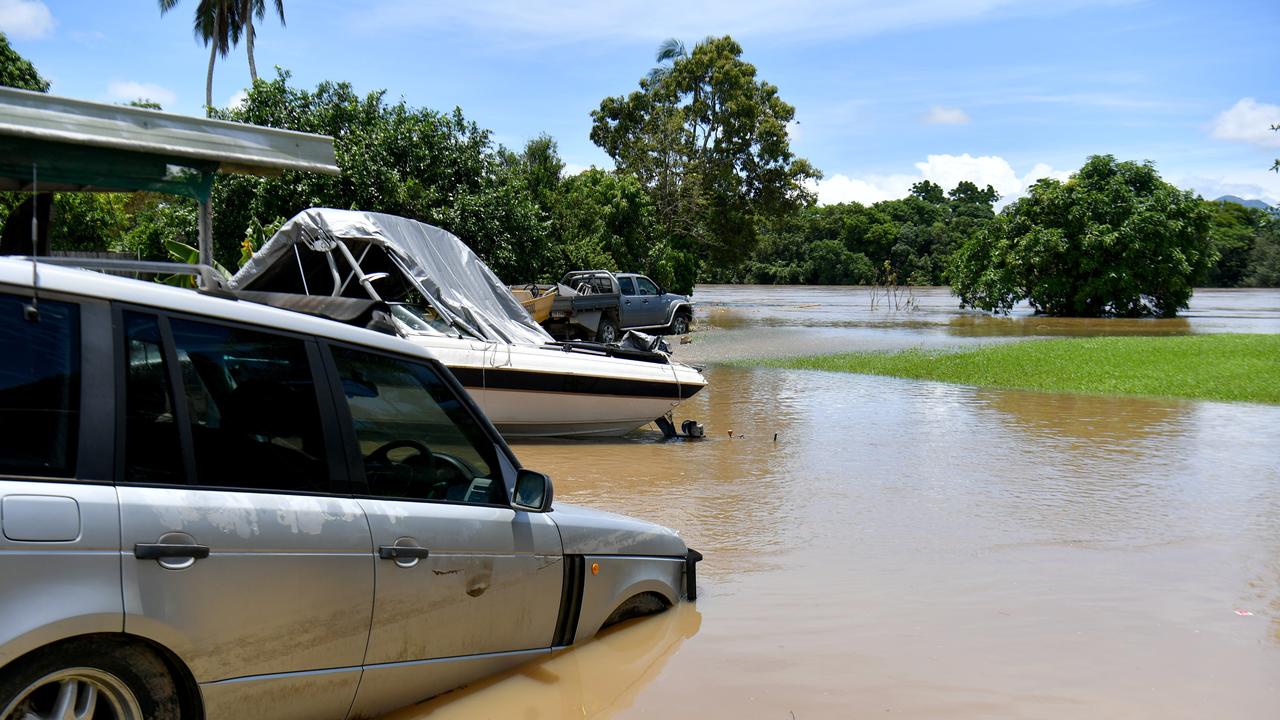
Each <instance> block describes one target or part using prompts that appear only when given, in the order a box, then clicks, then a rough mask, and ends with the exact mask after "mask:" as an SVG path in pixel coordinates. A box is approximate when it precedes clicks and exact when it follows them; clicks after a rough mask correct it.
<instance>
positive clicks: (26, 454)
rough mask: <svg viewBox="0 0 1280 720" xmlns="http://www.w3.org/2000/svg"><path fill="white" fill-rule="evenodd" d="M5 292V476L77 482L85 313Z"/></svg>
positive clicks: (1, 461)
mask: <svg viewBox="0 0 1280 720" xmlns="http://www.w3.org/2000/svg"><path fill="white" fill-rule="evenodd" d="M30 301H31V300H30V298H29V297H18V296H15V295H3V294H0V428H3V431H0V474H12V475H32V476H37V477H71V476H73V475H75V470H76V443H77V440H78V437H79V424H80V308H79V307H78V306H76V305H74V304H71V303H63V302H57V301H54V300H41V301H40V319H39V321H38V322H33V321H31V320H28V319H26V316H25V313H24V310H23V306H25V305H26V304H28V303H29V302H30Z"/></svg>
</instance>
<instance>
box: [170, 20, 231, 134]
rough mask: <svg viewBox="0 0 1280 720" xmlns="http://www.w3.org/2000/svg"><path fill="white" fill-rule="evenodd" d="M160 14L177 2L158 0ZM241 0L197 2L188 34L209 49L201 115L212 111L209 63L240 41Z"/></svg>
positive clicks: (211, 67) (210, 64)
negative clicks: (193, 19) (191, 33)
mask: <svg viewBox="0 0 1280 720" xmlns="http://www.w3.org/2000/svg"><path fill="white" fill-rule="evenodd" d="M158 1H159V3H160V14H161V15H163V14H165V13H167V12H169V11H170V10H172V9H173V8H174V7H176V6H177V5H178V2H179V0H158ZM242 2H243V0H200V2H199V4H198V5H196V16H195V22H193V23H192V25H191V27H192V32H193V33H195V36H196V37H197V38H199V39H200V40H201V41H202V42H204V44H205V45H208V46H209V75H208V78H207V79H206V80H205V85H204V105H205V114H209V113H210V112H212V110H213V63H214V61H215V60H217V58H218V56H219V55H221V56H222V57H226V56H227V53H229V52H231V48H233V47H235V45H236V43H238V42H240V33H241V32H242V31H243V30H244V19H243V17H242V15H241V10H242V8H243V5H242Z"/></svg>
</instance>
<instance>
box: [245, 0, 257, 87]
mask: <svg viewBox="0 0 1280 720" xmlns="http://www.w3.org/2000/svg"><path fill="white" fill-rule="evenodd" d="M244 46H245V48H246V49H248V51H249V79H250V81H251V82H255V83H256V82H258V66H257V65H255V64H254V62H253V10H249V11H248V12H246V13H245V15H244Z"/></svg>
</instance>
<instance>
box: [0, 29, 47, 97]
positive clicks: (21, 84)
mask: <svg viewBox="0 0 1280 720" xmlns="http://www.w3.org/2000/svg"><path fill="white" fill-rule="evenodd" d="M0 87H11V88H18V89H20V90H34V91H36V92H49V81H48V80H45V79H44V78H43V77H40V73H39V72H37V71H36V66H35V65H32V64H31V61H29V60H27V59H26V58H24V57H22V55H20V54H18V51H17V50H14V49H13V46H12V45H10V44H9V38H8V37H6V36H5V34H4V33H2V32H0Z"/></svg>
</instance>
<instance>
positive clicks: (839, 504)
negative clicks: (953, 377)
mask: <svg viewBox="0 0 1280 720" xmlns="http://www.w3.org/2000/svg"><path fill="white" fill-rule="evenodd" d="M751 290H752V289H750V288H748V289H745V290H744V289H741V288H729V289H727V290H726V289H721V288H715V287H712V288H699V294H698V296H697V297H698V300H699V301H700V302H701V303H702V304H701V305H700V313H704V314H705V317H709V318H710V322H709V323H707V324H709V325H711V327H710V329H707V330H705V331H700V332H697V333H694V335H693V343H692V344H690V345H686V346H681V347H680V348H678V352H679V354H680V355H682V356H684V357H689V358H701V359H704V360H709V361H715V360H718V359H723V358H726V357H740V356H743V355H747V354H751V353H753V352H763V351H766V350H767V351H768V352H770V353H778V354H781V353H784V352H786V353H792V352H798V351H800V350H797V348H806V347H819V348H827V349H862V348H892V347H899V346H901V347H906V346H913V345H914V346H918V345H949V344H950V345H962V344H965V343H968V342H975V341H979V342H980V341H986V340H985V339H986V338H999V337H1002V336H1006V337H1007V336H1027V335H1032V336H1034V335H1053V334H1084V333H1087V332H1090V330H1089V329H1090V328H1093V329H1092V332H1091V333H1090V334H1096V333H1098V332H1099V331H1107V332H1110V331H1116V332H1127V333H1133V332H1143V333H1146V332H1179V333H1186V332H1218V331H1244V332H1280V292H1277V291H1258V292H1253V293H1232V292H1225V293H1223V292H1219V293H1204V292H1202V293H1201V294H1198V295H1197V302H1193V307H1192V312H1191V313H1189V314H1188V317H1187V318H1186V319H1184V320H1176V321H1162V323H1163V324H1161V323H1151V322H1150V321H1148V324H1146V325H1144V324H1142V323H1132V322H1130V323H1115V324H1114V325H1112V324H1098V323H1096V321H1095V322H1094V323H1088V322H1082V321H1075V322H1074V323H1073V322H1069V321H1057V322H1049V323H1046V322H1043V321H1042V319H1037V318H1033V317H1022V318H1016V317H1015V318H1013V319H1009V320H1005V319H990V318H983V317H979V316H973V315H966V314H963V313H958V312H956V311H954V309H952V308H953V307H954V301H949V302H950V304H951V305H950V307H948V308H944V307H942V305H943V302H944V300H943V299H938V298H933V300H935V301H936V305H937V309H935V310H927V311H918V312H920V314H919V315H915V314H914V313H880V314H881V315H887V316H890V317H887V318H886V317H876V313H872V312H869V311H865V310H863V311H859V306H860V305H867V304H869V303H867V300H866V295H865V294H864V295H862V296H861V297H853V295H854V293H855V292H857V291H852V290H845V291H844V293H846V295H844V296H841V295H840V294H839V293H832V292H830V291H827V290H825V289H814V288H798V289H785V290H778V289H760V290H762V293H760V294H765V295H768V296H769V297H768V298H767V299H770V300H771V301H772V302H771V303H770V302H766V303H760V302H758V301H759V299H760V294H756V295H752V294H751ZM833 297H835V298H836V299H837V300H839V299H840V298H841V297H843V299H844V300H845V301H847V303H848V307H847V308H846V310H845V311H844V312H843V313H837V312H835V311H833V310H832V309H831V301H832V298H833ZM815 298H817V299H815ZM814 302H817V303H820V305H819V306H817V307H811V308H803V307H796V306H802V305H808V304H810V303H814ZM1197 306H1199V307H1197ZM806 310H808V311H809V312H806ZM1198 312H1199V313H1200V314H1197V313H1198ZM717 315H719V316H720V317H717ZM893 315H897V316H898V317H896V318H895V317H892V316H893ZM877 323H879V324H877ZM1038 325H1045V326H1046V327H1044V328H1039V327H1037V326H1038ZM1126 325H1127V326H1128V327H1126ZM761 343H764V344H765V345H766V348H764V350H761V348H760V345H761ZM707 376H708V379H709V380H710V382H711V385H710V386H709V387H708V388H707V390H705V391H704V392H702V393H701V394H700V395H698V396H697V397H695V398H694V399H693V400H691V401H690V402H689V403H687V404H686V405H685V406H683V407H682V408H681V412H680V417H682V418H683V417H696V418H698V419H700V420H701V421H703V422H704V423H705V425H706V427H707V431H708V437H707V439H705V440H703V441H700V442H662V441H661V440H660V439H659V438H658V436H657V435H656V433H654V432H651V431H644V432H640V433H637V434H635V435H634V436H632V437H629V438H624V439H620V440H611V441H554V442H552V441H548V442H525V443H520V444H517V445H515V449H516V452H517V454H518V455H519V456H520V458H521V460H522V461H523V462H524V464H525V465H527V466H529V467H533V468H536V469H539V470H543V471H545V472H548V473H550V474H551V475H552V476H553V477H554V478H555V481H556V491H557V498H558V499H560V500H563V501H566V502H572V503H578V504H582V505H589V506H594V507H600V508H605V509H609V510H614V511H618V512H623V513H627V514H631V515H635V516H638V517H642V518H646V519H649V520H653V521H656V522H659V523H662V524H665V525H669V526H671V527H674V528H677V529H679V530H680V531H681V533H682V534H683V535H684V537H685V539H686V541H687V542H688V543H689V545H690V546H691V547H694V548H697V549H699V550H701V551H702V552H703V554H704V555H705V556H706V560H705V561H704V562H703V564H702V565H701V566H700V568H699V581H700V598H699V600H698V602H697V604H696V606H694V605H690V604H685V605H681V606H677V607H676V608H674V609H673V610H672V611H668V612H667V613H665V614H662V615H659V616H656V617H652V618H646V619H641V620H637V621H632V622H631V623H628V624H626V625H624V626H621V627H619V628H617V629H614V630H613V631H611V632H608V633H606V634H605V635H603V636H602V637H600V638H598V639H596V640H594V641H591V642H588V643H585V644H583V645H582V646H580V647H577V648H576V649H573V650H570V651H566V652H563V653H560V654H558V655H556V656H554V657H551V658H549V659H546V660H543V661H541V662H537V663H532V664H529V665H526V666H524V667H522V668H519V669H517V670H515V671H513V672H511V673H508V674H506V675H502V676H498V677H497V678H494V679H492V680H490V681H486V682H483V683H479V684H477V685H474V686H472V687H470V688H467V689H464V690H461V691H457V692H454V693H449V694H447V695H445V696H442V697H440V698H437V699H436V700H433V701H431V702H429V703H426V704H422V705H418V706H416V707H413V708H408V709H406V710H403V711H400V712H398V713H395V714H394V715H393V716H391V717H393V718H395V719H396V720H408V719H410V718H432V719H433V720H434V719H436V718H529V719H532V718H583V717H587V718H631V717H663V718H686V717H715V718H720V717H726V718H737V717H743V718H782V719H789V718H792V717H794V718H798V719H803V718H841V717H867V716H872V715H874V716H877V717H881V716H885V715H889V716H897V717H921V718H924V717H956V718H992V717H996V718H999V717H1009V718H1015V717H1016V718H1028V717H1032V718H1084V717H1088V718H1206V717H1214V718H1219V717H1220V718H1276V717H1280V407H1277V406H1264V405H1251V404H1223V403H1198V402H1186V401H1173V400H1151V399H1132V398H1128V399H1121V398H1105V397H1091V396H1073V395H1054V394H1041V393H1028V392H1012V391H996V390H981V389H974V388H967V387H959V386H949V385H942V384H935V383H925V382H916V381H907V380H898V379H894V378H882V377H870V376H859V375H844V374H836V373H817V372H794V371H782V370H772V369H753V368H735V367H729V366H723V365H715V364H713V365H711V366H710V367H709V368H708V371H707ZM729 430H733V431H734V436H735V437H734V438H732V439H731V438H730V437H729V436H728V431H729ZM774 433H777V440H776V442H775V441H774ZM1240 613H1246V614H1240Z"/></svg>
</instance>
